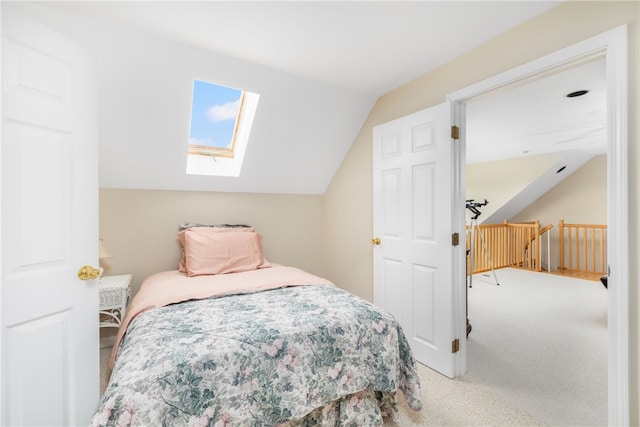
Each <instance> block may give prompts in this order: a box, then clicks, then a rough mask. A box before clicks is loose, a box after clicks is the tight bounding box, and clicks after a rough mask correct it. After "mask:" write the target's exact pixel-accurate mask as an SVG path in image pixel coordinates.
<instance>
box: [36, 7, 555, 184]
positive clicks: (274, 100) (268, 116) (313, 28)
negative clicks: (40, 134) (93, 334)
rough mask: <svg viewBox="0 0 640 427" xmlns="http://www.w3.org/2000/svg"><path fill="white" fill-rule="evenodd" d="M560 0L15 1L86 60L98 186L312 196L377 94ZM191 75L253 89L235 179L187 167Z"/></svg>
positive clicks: (325, 180) (333, 169)
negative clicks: (76, 45)
mask: <svg viewBox="0 0 640 427" xmlns="http://www.w3.org/2000/svg"><path fill="white" fill-rule="evenodd" d="M558 3H559V2H535V1H534V2H366V1H362V2H307V1H299V2H296V1H292V2H215V1H213V2H83V1H77V2H43V3H42V6H43V7H42V8H40V7H36V6H33V5H25V6H24V7H25V8H26V9H28V10H29V11H30V13H32V14H34V15H38V16H39V17H40V18H41V20H43V21H45V22H47V23H49V24H50V25H51V26H54V27H56V28H58V29H59V30H60V31H63V32H65V33H67V34H68V35H69V36H71V37H73V38H75V39H77V40H79V41H81V42H82V43H84V44H86V45H87V46H89V48H90V49H91V50H92V51H93V52H95V54H96V57H97V69H98V74H97V76H98V109H99V120H100V130H99V140H100V151H99V153H100V185H101V186H102V187H111V188H146V189H180V190H212V191H237V192H266V193H302V194H322V193H323V192H324V191H325V189H326V187H327V185H328V184H329V182H330V180H331V178H332V177H333V175H334V173H335V172H336V170H337V169H338V167H339V166H340V163H341V162H342V159H343V158H344V156H345V154H346V152H347V151H348V149H349V148H350V146H351V144H352V142H353V141H354V139H355V137H356V135H357V133H358V132H359V131H360V128H361V126H362V123H363V122H364V120H365V119H366V117H367V115H368V114H369V111H370V110H371V108H372V106H373V105H374V103H375V100H376V99H377V98H378V97H379V96H380V95H383V94H384V93H387V92H388V91H390V90H393V89H394V88H395V87H397V86H399V85H401V84H403V83H405V82H407V81H409V80H411V79H413V78H415V77H417V76H419V75H421V74H424V73H426V72H428V71H429V70H431V69H433V68H434V67H437V66H439V65H441V64H444V63H445V62H447V61H449V60H451V59H453V58H455V57H456V56H458V55H460V54H462V53H464V52H465V51H467V50H469V49H472V48H474V47H475V46H478V45H480V44H481V43H483V42H486V41H487V40H489V39H491V38H492V37H494V36H496V35H497V34H499V33H502V32H504V31H506V30H508V29H510V28H512V27H514V26H517V25H518V24H520V23H522V22H524V21H525V20H527V19H530V18H532V17H534V16H536V15H538V14H540V13H542V12H544V11H545V10H547V9H549V8H551V7H553V6H555V5H557V4H558ZM452 22H455V26H453V25H452ZM193 79H202V80H207V81H211V82H215V83H219V84H223V85H228V86H232V87H239V88H242V89H245V90H249V91H252V92H256V93H259V94H260V95H261V98H260V103H259V106H258V113H257V115H256V119H255V122H254V127H253V130H252V133H251V137H250V141H249V147H248V149H247V154H246V156H245V163H244V165H243V168H242V171H241V175H240V177H238V178H221V177H210V176H208V177H200V176H187V175H186V174H185V168H186V144H187V138H188V125H189V108H190V107H189V106H190V97H191V92H190V91H191V85H192V81H193Z"/></svg>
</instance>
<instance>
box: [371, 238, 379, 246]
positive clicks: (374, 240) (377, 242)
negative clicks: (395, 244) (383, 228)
mask: <svg viewBox="0 0 640 427" xmlns="http://www.w3.org/2000/svg"><path fill="white" fill-rule="evenodd" d="M380 242H381V240H380V238H379V237H374V238H373V239H371V244H372V245H379V244H380Z"/></svg>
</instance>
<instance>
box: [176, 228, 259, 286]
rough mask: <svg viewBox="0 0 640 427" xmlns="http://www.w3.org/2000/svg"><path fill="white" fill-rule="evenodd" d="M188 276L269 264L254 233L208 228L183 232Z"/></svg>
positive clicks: (234, 271) (235, 271) (239, 270)
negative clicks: (222, 231)
mask: <svg viewBox="0 0 640 427" xmlns="http://www.w3.org/2000/svg"><path fill="white" fill-rule="evenodd" d="M184 237H185V240H184V242H185V254H186V269H187V275H188V276H199V275H204V274H225V273H237V272H241V271H249V270H256V269H258V268H263V267H268V266H270V264H268V263H267V262H266V261H265V259H264V255H263V254H262V245H261V240H262V236H260V235H259V234H258V233H256V232H244V233H221V232H215V231H213V232H212V231H211V229H203V228H200V229H196V228H192V229H191V228H190V229H187V230H186V231H185V234H184Z"/></svg>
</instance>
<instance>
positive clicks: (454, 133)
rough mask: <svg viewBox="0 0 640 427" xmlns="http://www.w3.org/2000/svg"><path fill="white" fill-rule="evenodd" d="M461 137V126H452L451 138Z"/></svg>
mask: <svg viewBox="0 0 640 427" xmlns="http://www.w3.org/2000/svg"><path fill="white" fill-rule="evenodd" d="M459 138H460V128H459V127H458V126H451V139H459Z"/></svg>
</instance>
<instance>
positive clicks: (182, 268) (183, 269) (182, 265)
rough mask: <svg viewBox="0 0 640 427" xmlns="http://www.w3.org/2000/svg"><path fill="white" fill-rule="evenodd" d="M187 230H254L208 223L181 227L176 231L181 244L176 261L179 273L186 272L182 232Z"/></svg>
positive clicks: (211, 231) (215, 231)
mask: <svg viewBox="0 0 640 427" xmlns="http://www.w3.org/2000/svg"><path fill="white" fill-rule="evenodd" d="M187 230H193V231H195V232H196V233H197V232H201V231H202V232H204V233H234V232H255V231H256V230H255V229H254V228H253V227H224V226H217V225H215V226H210V225H202V226H193V227H188V228H183V229H181V230H180V231H178V240H179V241H180V246H182V255H181V256H180V261H178V271H180V272H181V273H186V272H187V266H186V259H185V245H184V233H185V232H186V231H187Z"/></svg>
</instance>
